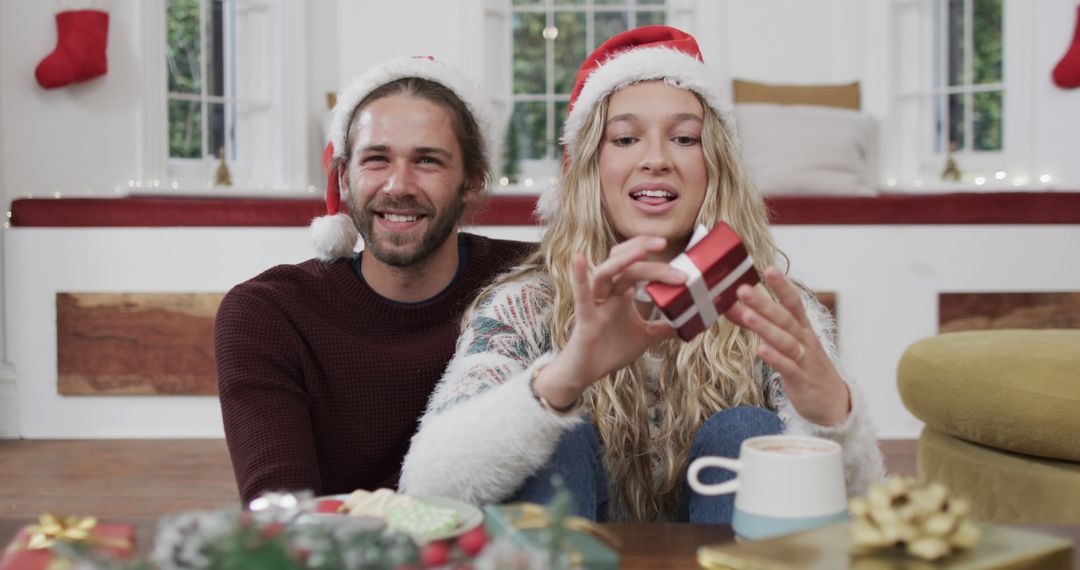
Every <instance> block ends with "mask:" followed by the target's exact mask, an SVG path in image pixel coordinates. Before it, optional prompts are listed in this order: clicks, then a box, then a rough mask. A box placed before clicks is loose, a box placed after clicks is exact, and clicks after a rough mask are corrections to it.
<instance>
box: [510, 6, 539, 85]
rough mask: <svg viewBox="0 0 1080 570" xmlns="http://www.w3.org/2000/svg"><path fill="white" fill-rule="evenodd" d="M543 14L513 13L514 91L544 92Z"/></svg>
mask: <svg viewBox="0 0 1080 570" xmlns="http://www.w3.org/2000/svg"><path fill="white" fill-rule="evenodd" d="M544 21H545V16H544V14H523V13H518V14H514V21H513V32H514V93H544V92H545V89H544V83H545V81H546V77H547V73H546V72H545V69H546V68H547V59H546V56H545V51H544V50H545V46H544V43H545V41H546V40H544V35H543V34H544Z"/></svg>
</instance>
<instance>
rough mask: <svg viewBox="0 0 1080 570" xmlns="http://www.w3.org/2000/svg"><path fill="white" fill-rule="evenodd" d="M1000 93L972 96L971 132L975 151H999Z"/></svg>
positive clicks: (1000, 146) (991, 92) (993, 92)
mask: <svg viewBox="0 0 1080 570" xmlns="http://www.w3.org/2000/svg"><path fill="white" fill-rule="evenodd" d="M1001 103H1002V96H1001V91H990V92H986V93H975V94H974V95H973V96H972V101H971V106H972V116H971V130H972V133H971V134H972V135H973V138H974V140H973V141H972V142H973V143H974V147H975V150H1001V148H1002V145H1001V122H1002V121H1001V110H1002V104H1001Z"/></svg>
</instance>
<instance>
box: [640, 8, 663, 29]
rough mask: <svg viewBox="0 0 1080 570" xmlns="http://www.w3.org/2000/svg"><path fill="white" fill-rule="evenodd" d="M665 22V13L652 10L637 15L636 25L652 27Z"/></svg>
mask: <svg viewBox="0 0 1080 570" xmlns="http://www.w3.org/2000/svg"><path fill="white" fill-rule="evenodd" d="M666 21H667V13H666V12H664V11H663V10H652V11H649V12H638V13H637V25H638V26H654V25H659V24H663V23H665V22H666Z"/></svg>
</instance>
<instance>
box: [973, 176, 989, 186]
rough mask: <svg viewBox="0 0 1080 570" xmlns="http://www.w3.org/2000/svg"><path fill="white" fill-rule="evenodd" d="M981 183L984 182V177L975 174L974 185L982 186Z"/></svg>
mask: <svg viewBox="0 0 1080 570" xmlns="http://www.w3.org/2000/svg"><path fill="white" fill-rule="evenodd" d="M983 184H986V178H984V177H982V176H976V177H975V185H976V186H982V185H983Z"/></svg>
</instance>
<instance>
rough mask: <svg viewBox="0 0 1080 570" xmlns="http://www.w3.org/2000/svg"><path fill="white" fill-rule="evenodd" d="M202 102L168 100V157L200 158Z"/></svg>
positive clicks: (201, 154)
mask: <svg viewBox="0 0 1080 570" xmlns="http://www.w3.org/2000/svg"><path fill="white" fill-rule="evenodd" d="M202 156H203V153H202V104H201V103H198V102H195V101H177V100H170V101H169V158H202Z"/></svg>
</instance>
